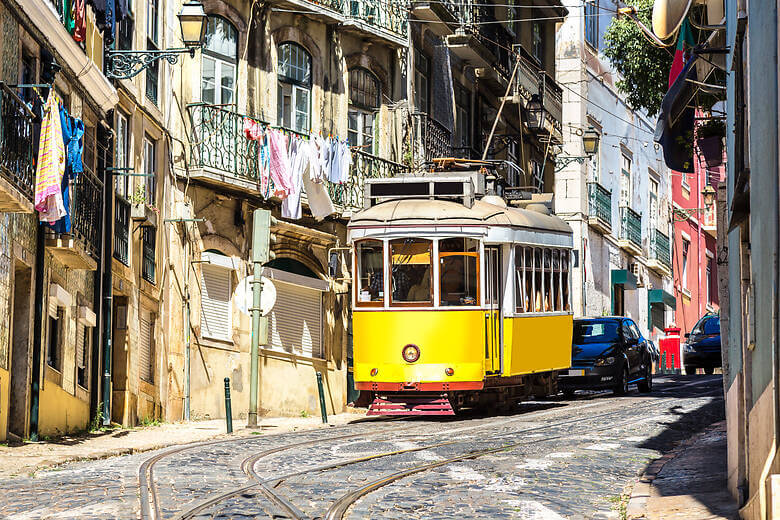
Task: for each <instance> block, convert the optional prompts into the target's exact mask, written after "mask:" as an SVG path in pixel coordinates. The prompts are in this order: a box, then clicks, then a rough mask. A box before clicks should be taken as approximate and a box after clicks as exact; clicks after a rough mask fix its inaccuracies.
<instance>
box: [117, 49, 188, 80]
mask: <svg viewBox="0 0 780 520" xmlns="http://www.w3.org/2000/svg"><path fill="white" fill-rule="evenodd" d="M196 49H197V47H184V48H177V49H162V50H146V51H126V50H119V51H116V50H111V51H106V58H107V60H108V71H107V72H106V77H107V78H109V79H129V78H132V77H134V76H137V75H138V74H140V73H141V72H142V71H143V70H145V69H146V68H147V67H149V66H150V65H152V64H153V63H155V62H157V61H160V60H166V61H167V62H168V63H170V64H171V65H175V64H176V62H177V61H179V55H180V54H185V53H188V54H189V55H190V56H193V57H194V56H195V50H196Z"/></svg>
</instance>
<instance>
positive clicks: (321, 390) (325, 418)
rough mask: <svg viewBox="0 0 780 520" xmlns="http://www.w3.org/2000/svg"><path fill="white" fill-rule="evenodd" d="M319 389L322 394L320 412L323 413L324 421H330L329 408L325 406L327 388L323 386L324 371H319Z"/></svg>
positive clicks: (325, 422)
mask: <svg viewBox="0 0 780 520" xmlns="http://www.w3.org/2000/svg"><path fill="white" fill-rule="evenodd" d="M317 391H318V392H319V394H320V414H321V415H322V422H323V423H324V424H327V423H328V410H327V408H326V407H325V390H323V388H322V372H317Z"/></svg>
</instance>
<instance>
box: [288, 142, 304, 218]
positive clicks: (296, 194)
mask: <svg viewBox="0 0 780 520" xmlns="http://www.w3.org/2000/svg"><path fill="white" fill-rule="evenodd" d="M305 146H306V143H305V142H304V141H302V140H301V139H300V138H299V137H291V138H290V145H289V147H288V150H289V157H290V174H291V176H290V180H291V181H292V187H293V190H292V191H291V192H290V193H289V194H288V195H287V197H285V199H284V200H283V201H282V216H283V217H284V218H289V219H294V220H298V219H299V218H301V195H302V191H303V182H302V178H301V177H302V173H303V169H304V168H305V167H306V164H305V163H306V162H307V161H308V151H306V150H305Z"/></svg>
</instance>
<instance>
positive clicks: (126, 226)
mask: <svg viewBox="0 0 780 520" xmlns="http://www.w3.org/2000/svg"><path fill="white" fill-rule="evenodd" d="M114 258H116V259H117V260H119V261H120V262H122V263H123V264H125V265H130V203H129V202H127V201H126V200H125V199H123V198H121V197H119V196H117V197H115V199H114Z"/></svg>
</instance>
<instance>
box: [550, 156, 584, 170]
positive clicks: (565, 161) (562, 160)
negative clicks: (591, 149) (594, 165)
mask: <svg viewBox="0 0 780 520" xmlns="http://www.w3.org/2000/svg"><path fill="white" fill-rule="evenodd" d="M586 159H590V156H587V155H558V156H557V157H556V158H555V172H556V173H557V172H559V171H561V170H563V169H564V168H566V167H567V166H568V165H570V164H571V163H573V162H578V163H580V164H584V163H585V160H586Z"/></svg>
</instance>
